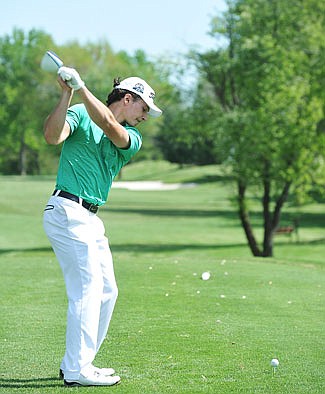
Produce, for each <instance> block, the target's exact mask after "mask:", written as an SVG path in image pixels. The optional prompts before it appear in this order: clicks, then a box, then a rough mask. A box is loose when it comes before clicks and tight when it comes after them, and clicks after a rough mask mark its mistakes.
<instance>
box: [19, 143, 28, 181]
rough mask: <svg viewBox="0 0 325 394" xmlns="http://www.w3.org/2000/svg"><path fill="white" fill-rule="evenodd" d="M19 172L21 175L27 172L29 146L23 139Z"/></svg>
mask: <svg viewBox="0 0 325 394" xmlns="http://www.w3.org/2000/svg"><path fill="white" fill-rule="evenodd" d="M19 173H20V175H26V174H27V146H26V144H25V142H24V141H23V140H22V141H21V142H20V150H19Z"/></svg>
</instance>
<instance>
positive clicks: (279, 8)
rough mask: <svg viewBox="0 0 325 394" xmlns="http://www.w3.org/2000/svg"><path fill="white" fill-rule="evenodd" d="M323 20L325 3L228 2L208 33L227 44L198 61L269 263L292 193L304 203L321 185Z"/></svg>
mask: <svg viewBox="0 0 325 394" xmlns="http://www.w3.org/2000/svg"><path fill="white" fill-rule="evenodd" d="M324 15H325V5H324V3H323V2H318V1H314V0H304V1H302V0H301V1H298V0H288V1H286V2H283V1H280V0H254V1H253V0H240V1H231V2H229V10H228V12H227V13H226V14H225V15H224V18H221V19H218V18H215V19H214V21H213V32H212V34H213V35H215V36H217V37H218V36H219V35H220V34H221V35H223V36H225V37H226V38H227V42H228V45H227V46H226V47H225V48H221V49H219V50H217V51H211V52H208V53H205V54H201V55H198V64H199V68H200V71H201V72H202V73H203V74H204V75H205V77H206V79H207V80H208V81H209V83H210V84H211V86H212V89H213V91H214V95H215V98H216V99H217V101H218V103H219V105H220V106H221V107H222V109H223V115H222V117H220V118H219V122H220V125H222V129H223V130H224V132H223V133H222V138H221V139H222V142H223V146H224V153H225V159H227V163H228V164H230V168H231V169H232V175H233V176H234V177H235V179H236V181H237V192H238V206H239V215H240V219H241V222H242V226H243V228H244V230H245V234H246V236H247V240H248V243H249V246H250V248H251V250H252V253H253V254H254V255H255V256H272V254H273V236H274V234H275V231H276V229H277V227H278V226H279V223H280V216H281V210H282V208H283V205H284V203H285V202H286V201H287V200H288V196H289V193H290V192H291V193H293V194H294V195H295V196H296V199H298V200H300V201H302V200H303V198H304V197H305V196H306V194H307V193H308V191H309V190H310V188H311V187H313V186H315V184H316V183H320V184H322V185H323V184H324V183H323V182H324V152H325V150H324V148H325V144H324V137H325V135H324V128H323V129H322V127H321V125H322V124H324V123H323V119H324V84H323V82H324V67H321V65H322V64H324V63H323V61H324V43H325V41H324V30H323V28H324ZM251 190H254V192H255V191H256V190H257V191H258V192H257V193H258V196H259V197H260V198H261V202H262V210H263V220H264V239H263V244H262V246H260V245H259V243H258V241H257V239H256V236H255V234H254V230H253V227H252V223H251V220H250V215H249V205H248V197H247V196H248V191H251Z"/></svg>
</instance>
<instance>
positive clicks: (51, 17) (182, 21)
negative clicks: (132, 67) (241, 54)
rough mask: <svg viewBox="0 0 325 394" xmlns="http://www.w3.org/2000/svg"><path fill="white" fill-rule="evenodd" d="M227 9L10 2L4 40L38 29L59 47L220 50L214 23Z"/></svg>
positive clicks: (1, 18) (219, 0) (137, 2)
mask: <svg viewBox="0 0 325 394" xmlns="http://www.w3.org/2000/svg"><path fill="white" fill-rule="evenodd" d="M225 9H226V5H225V0H162V1H155V0H151V1H150V0H122V1H117V0H114V1H112V0H87V1H85V0H50V1H49V0H6V1H4V2H3V4H1V14H0V37H2V36H4V35H10V34H11V33H12V31H13V29H14V28H15V27H16V28H19V29H22V30H24V31H26V32H28V31H29V30H31V29H32V28H36V29H40V30H43V31H45V32H46V33H48V34H50V35H51V36H52V38H53V40H54V42H55V43H56V44H57V45H62V44H65V43H67V42H69V41H71V40H78V41H79V43H81V44H85V43H86V42H98V41H99V40H106V41H107V42H108V43H109V44H110V45H111V47H112V49H113V50H114V51H116V52H117V51H120V50H124V51H126V52H128V53H129V54H130V55H132V54H133V53H134V51H135V50H137V49H143V50H144V52H145V53H146V54H147V55H148V56H153V57H155V56H161V55H168V54H176V53H185V52H187V51H188V49H189V48H191V47H193V46H194V47H195V48H197V49H199V50H201V49H202V50H207V49H210V48H213V47H215V45H216V40H215V39H213V38H211V37H210V36H209V35H208V32H209V30H210V22H211V19H212V17H214V16H216V15H218V14H220V13H222V12H223V11H225Z"/></svg>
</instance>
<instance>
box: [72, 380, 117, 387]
mask: <svg viewBox="0 0 325 394" xmlns="http://www.w3.org/2000/svg"><path fill="white" fill-rule="evenodd" d="M120 383H121V381H120V380H119V381H118V382H116V383H113V384H81V383H78V382H67V381H66V380H64V386H65V387H81V386H82V387H94V386H116V385H117V384H120Z"/></svg>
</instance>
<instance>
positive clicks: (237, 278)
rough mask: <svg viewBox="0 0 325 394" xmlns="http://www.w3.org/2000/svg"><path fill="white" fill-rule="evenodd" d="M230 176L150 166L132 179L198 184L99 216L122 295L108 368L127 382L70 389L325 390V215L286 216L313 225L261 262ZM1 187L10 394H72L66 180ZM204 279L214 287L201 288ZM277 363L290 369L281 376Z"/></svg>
mask: <svg viewBox="0 0 325 394" xmlns="http://www.w3.org/2000/svg"><path fill="white" fill-rule="evenodd" d="M159 173H160V174H161V176H160V177H159ZM221 178H222V175H221V173H219V172H218V170H217V169H216V167H214V166H208V167H204V168H196V167H193V168H191V167H186V168H184V169H178V167H176V166H171V165H167V164H166V163H157V164H156V165H155V166H143V164H141V163H139V164H135V165H132V166H129V167H127V168H126V169H125V170H124V173H123V179H124V180H132V179H134V180H148V179H164V180H165V181H168V182H181V181H184V182H193V181H196V182H199V184H198V186H197V187H195V188H191V189H181V190H175V191H164V192H162V191H152V192H140V191H138V192H132V191H127V190H119V189H113V190H112V192H111V196H110V201H109V203H108V204H107V205H106V206H105V207H103V208H102V209H101V210H100V214H99V215H100V217H101V218H102V219H103V220H104V222H105V225H106V229H107V233H108V235H109V238H110V242H111V247H112V251H113V254H114V262H115V271H116V277H117V281H118V285H119V291H120V293H119V298H118V302H117V306H116V310H115V312H114V316H113V320H112V324H111V327H110V331H109V335H108V339H107V340H106V341H105V342H104V344H103V347H102V349H101V351H100V352H99V354H98V356H97V359H96V364H97V365H98V366H112V367H114V368H115V369H116V370H117V371H118V373H119V374H120V375H121V377H122V383H121V384H120V385H119V386H116V387H112V388H82V389H71V390H78V392H79V390H82V392H85V393H88V392H89V393H90V392H92V393H93V392H107V391H112V392H116V393H121V394H127V393H130V394H133V393H143V394H145V393H148V394H149V393H150V394H153V393H159V394H160V393H161V394H164V393H189V394H190V393H191V394H195V393H245V394H246V393H273V392H277V393H293V394H299V393H301V394H302V393H304V394H305V393H323V392H324V391H325V382H324V376H325V356H324V350H325V334H324V322H325V321H324V320H325V310H324V309H325V308H324V298H325V291H324V286H325V285H324V283H325V270H324V267H325V263H324V256H325V245H324V219H325V218H324V205H321V204H313V205H309V206H305V207H303V208H300V210H299V212H297V210H296V209H295V208H293V207H290V208H288V209H286V211H285V216H284V217H286V215H287V217H290V215H292V214H297V213H299V215H300V217H301V223H300V229H299V239H300V241H299V243H297V242H295V239H294V238H292V239H291V238H290V237H286V236H282V237H278V238H277V239H276V244H275V249H274V250H275V257H274V258H271V259H257V258H254V257H252V256H251V253H250V251H249V249H248V247H247V245H246V241H245V237H244V235H243V231H242V229H241V228H240V226H239V222H238V218H237V216H236V213H235V209H234V207H233V205H232V204H231V203H230V202H229V197H230V196H231V192H232V188H231V185H230V184H229V183H224V182H222V180H221ZM0 180H1V195H0V269H1V323H0V340H1V347H0V349H1V350H0V356H1V361H0V363H1V367H0V392H3V393H15V392H17V393H18V392H19V393H51V394H52V393H61V392H62V393H64V392H66V390H67V389H65V388H64V387H63V386H62V382H61V381H59V380H58V379H57V373H58V368H59V363H60V360H61V357H62V355H63V352H64V335H65V314H66V305H67V304H66V297H65V289H64V284H63V280H62V274H61V272H60V268H59V266H58V264H57V262H56V259H55V256H54V254H53V252H52V251H51V248H50V246H49V243H48V241H47V239H46V236H45V234H44V232H43V228H42V209H43V206H44V205H45V203H46V201H47V198H48V195H49V194H50V192H51V191H52V189H53V186H54V178H37V177H26V178H20V177H1V178H0ZM207 180H209V181H210V182H209V183H206V182H205V181H207ZM257 208H258V206H257ZM256 220H257V222H258V220H259V219H258V218H256ZM203 271H210V272H211V274H212V276H211V279H210V280H208V281H202V280H201V279H200V275H201V273H202V272H203ZM273 357H278V358H279V360H280V366H279V368H278V369H277V371H276V373H275V374H273V371H272V368H271V366H270V361H271V359H272V358H273Z"/></svg>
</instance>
